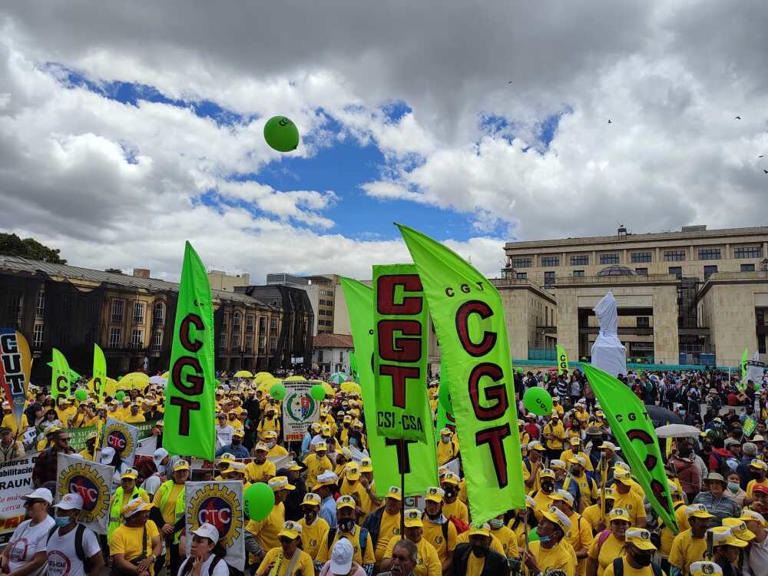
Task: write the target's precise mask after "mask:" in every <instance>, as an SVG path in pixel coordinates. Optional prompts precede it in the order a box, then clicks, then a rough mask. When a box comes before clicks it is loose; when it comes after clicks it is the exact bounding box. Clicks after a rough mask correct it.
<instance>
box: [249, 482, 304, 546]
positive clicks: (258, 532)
mask: <svg viewBox="0 0 768 576" xmlns="http://www.w3.org/2000/svg"><path fill="white" fill-rule="evenodd" d="M268 484H269V487H270V488H272V492H273V493H274V495H275V505H274V506H273V507H272V510H271V511H270V513H269V515H268V516H267V517H266V518H265V519H264V520H261V521H259V520H254V519H250V520H249V521H248V523H247V524H246V525H245V529H246V530H248V532H250V533H251V535H252V536H253V537H254V539H255V540H256V543H257V544H258V545H259V547H260V548H261V551H262V553H266V552H268V551H270V550H272V549H273V548H277V547H278V546H279V545H280V536H279V535H280V531H281V530H282V529H283V524H284V523H285V504H284V502H285V499H286V498H287V497H288V492H289V491H290V490H295V489H296V487H295V486H294V485H293V484H289V483H288V478H287V477H286V476H275V477H274V478H270V479H269V482H268ZM256 556H257V557H258V556H259V554H258V553H257V554H256Z"/></svg>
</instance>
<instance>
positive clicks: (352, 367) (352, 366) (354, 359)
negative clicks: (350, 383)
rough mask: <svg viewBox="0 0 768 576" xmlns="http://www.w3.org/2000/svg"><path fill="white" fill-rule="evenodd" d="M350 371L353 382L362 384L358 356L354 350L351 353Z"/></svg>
mask: <svg viewBox="0 0 768 576" xmlns="http://www.w3.org/2000/svg"><path fill="white" fill-rule="evenodd" d="M349 371H350V372H351V374H350V376H352V380H354V381H355V382H357V383H358V384H359V383H360V377H359V376H358V375H357V356H355V352H354V350H353V351H352V352H350V353H349Z"/></svg>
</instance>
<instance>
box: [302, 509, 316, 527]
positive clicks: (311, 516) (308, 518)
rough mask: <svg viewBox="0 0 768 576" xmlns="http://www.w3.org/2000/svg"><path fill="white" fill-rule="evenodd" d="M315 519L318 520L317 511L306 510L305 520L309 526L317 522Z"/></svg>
mask: <svg viewBox="0 0 768 576" xmlns="http://www.w3.org/2000/svg"><path fill="white" fill-rule="evenodd" d="M315 518H317V511H316V510H305V511H304V520H306V521H307V524H312V522H314V521H315Z"/></svg>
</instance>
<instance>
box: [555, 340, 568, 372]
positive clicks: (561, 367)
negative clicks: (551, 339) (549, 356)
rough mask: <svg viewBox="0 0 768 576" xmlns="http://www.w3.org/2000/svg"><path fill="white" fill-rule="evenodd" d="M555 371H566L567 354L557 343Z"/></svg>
mask: <svg viewBox="0 0 768 576" xmlns="http://www.w3.org/2000/svg"><path fill="white" fill-rule="evenodd" d="M556 349H557V373H558V374H565V373H566V372H568V354H566V353H565V348H563V347H562V346H560V344H558V345H557V348H556Z"/></svg>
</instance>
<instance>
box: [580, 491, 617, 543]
mask: <svg viewBox="0 0 768 576" xmlns="http://www.w3.org/2000/svg"><path fill="white" fill-rule="evenodd" d="M600 492H601V489H600V488H598V490H597V498H596V500H597V503H596V504H592V506H588V507H587V508H586V509H585V510H584V512H582V513H581V517H582V518H583V519H584V520H586V521H587V522H589V525H590V526H591V527H592V534H593V535H595V534H597V533H599V532H602V531H603V530H605V528H606V527H607V525H608V524H607V522H606V518H605V517H604V515H603V509H602V504H601V502H600ZM604 492H605V514H606V515H607V514H610V512H611V510H612V509H613V501H614V498H615V496H614V492H613V488H611V487H610V486H608V487H606V488H605V490H604Z"/></svg>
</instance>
